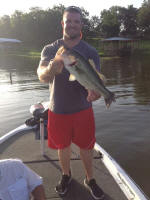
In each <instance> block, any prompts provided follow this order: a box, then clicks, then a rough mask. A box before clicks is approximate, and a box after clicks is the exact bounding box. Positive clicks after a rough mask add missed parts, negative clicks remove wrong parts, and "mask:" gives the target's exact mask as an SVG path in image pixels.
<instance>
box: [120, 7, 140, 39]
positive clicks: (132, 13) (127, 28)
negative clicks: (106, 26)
mask: <svg viewBox="0 0 150 200" xmlns="http://www.w3.org/2000/svg"><path fill="white" fill-rule="evenodd" d="M137 11H138V10H137V8H134V7H133V5H129V6H128V8H124V7H120V8H119V20H120V23H121V27H120V34H121V35H123V36H127V37H135V36H136V35H137V20H136V19H137Z"/></svg>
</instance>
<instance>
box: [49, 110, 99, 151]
mask: <svg viewBox="0 0 150 200" xmlns="http://www.w3.org/2000/svg"><path fill="white" fill-rule="evenodd" d="M95 141H96V140H95V120H94V114H93V110H92V108H89V109H87V110H83V111H80V112H77V113H74V114H56V113H53V112H51V111H50V110H49V112H48V146H49V147H50V148H53V149H63V148H66V147H68V146H69V145H70V144H71V143H74V144H76V145H77V146H79V147H80V148H82V149H92V148H93V147H94V144H95Z"/></svg>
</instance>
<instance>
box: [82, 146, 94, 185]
mask: <svg viewBox="0 0 150 200" xmlns="http://www.w3.org/2000/svg"><path fill="white" fill-rule="evenodd" d="M80 156H81V159H82V161H83V166H84V169H85V173H86V177H87V179H88V181H89V180H90V179H92V178H93V149H80Z"/></svg>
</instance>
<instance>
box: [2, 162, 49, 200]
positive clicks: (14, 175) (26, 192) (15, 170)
mask: <svg viewBox="0 0 150 200" xmlns="http://www.w3.org/2000/svg"><path fill="white" fill-rule="evenodd" d="M30 194H32V196H33V200H46V198H45V193H44V188H43V186H42V178H41V177H40V176H39V175H37V174H36V173H35V172H33V171H32V170H31V169H29V168H28V167H27V166H26V165H24V164H23V163H22V161H21V160H18V159H5V160H0V200H29V199H30Z"/></svg>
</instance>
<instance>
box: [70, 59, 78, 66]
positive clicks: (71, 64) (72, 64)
mask: <svg viewBox="0 0 150 200" xmlns="http://www.w3.org/2000/svg"><path fill="white" fill-rule="evenodd" d="M76 63H77V61H76V60H75V61H74V62H72V63H70V64H69V67H73V66H74V65H76Z"/></svg>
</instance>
